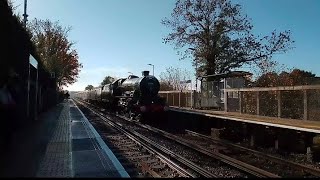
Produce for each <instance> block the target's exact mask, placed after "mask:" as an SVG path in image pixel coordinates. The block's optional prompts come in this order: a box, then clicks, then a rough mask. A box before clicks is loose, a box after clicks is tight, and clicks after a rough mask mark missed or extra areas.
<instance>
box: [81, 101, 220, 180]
mask: <svg viewBox="0 0 320 180" xmlns="http://www.w3.org/2000/svg"><path fill="white" fill-rule="evenodd" d="M78 103H79V102H78ZM82 106H84V107H85V108H87V109H88V110H90V111H91V112H92V113H93V114H94V115H95V116H96V117H98V118H99V119H100V122H99V121H98V120H97V118H92V116H91V117H90V119H89V121H92V124H93V126H95V127H98V128H97V129H98V130H99V131H100V133H101V135H102V137H103V138H104V139H105V140H106V141H107V142H108V145H110V144H112V146H113V150H115V155H116V156H118V158H119V160H120V161H121V160H122V161H125V162H124V163H123V164H124V167H125V168H126V166H127V168H126V170H127V171H128V173H129V174H130V175H131V176H132V175H133V176H136V177H193V178H196V177H216V176H215V175H214V174H212V173H210V172H208V171H207V170H205V169H203V168H201V167H199V166H198V165H196V164H195V163H193V162H191V161H189V160H188V159H186V158H184V157H182V156H179V155H176V154H175V153H173V152H172V151H170V150H168V149H167V148H164V147H163V146H161V145H160V144H158V143H156V142H154V141H151V140H150V139H148V138H147V137H144V136H143V135H142V134H139V133H137V132H135V131H129V130H127V129H125V128H124V127H123V126H122V125H121V124H120V123H117V122H114V121H112V120H111V119H110V118H107V117H105V116H103V115H102V114H101V113H99V112H96V111H94V110H93V109H91V108H90V107H87V106H86V105H84V104H82ZM101 120H102V121H101ZM119 132H120V133H119ZM128 161H129V162H128Z"/></svg>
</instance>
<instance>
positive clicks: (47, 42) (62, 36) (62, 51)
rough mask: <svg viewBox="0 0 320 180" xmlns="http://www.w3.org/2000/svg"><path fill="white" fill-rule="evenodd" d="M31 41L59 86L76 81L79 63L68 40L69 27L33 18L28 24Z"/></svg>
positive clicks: (75, 52)
mask: <svg viewBox="0 0 320 180" xmlns="http://www.w3.org/2000/svg"><path fill="white" fill-rule="evenodd" d="M28 27H29V29H30V31H31V32H32V39H31V40H32V41H33V42H34V44H35V46H36V50H37V53H38V54H39V56H40V60H41V61H42V63H43V64H44V66H45V68H46V69H47V70H48V71H49V72H50V73H54V74H55V78H56V82H57V85H58V86H59V87H61V86H64V85H69V84H72V83H74V82H76V80H77V78H78V75H79V72H80V68H82V65H81V63H79V61H78V59H79V57H78V53H77V51H76V50H75V49H73V45H74V43H73V42H70V41H69V40H68V33H69V32H70V30H71V28H70V27H66V28H64V27H62V26H61V25H60V24H59V22H51V21H50V20H38V19H34V20H33V21H32V23H31V24H29V26H28Z"/></svg>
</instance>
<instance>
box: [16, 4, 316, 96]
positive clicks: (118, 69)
mask: <svg viewBox="0 0 320 180" xmlns="http://www.w3.org/2000/svg"><path fill="white" fill-rule="evenodd" d="M13 2H14V6H17V9H16V12H18V13H20V14H23V3H24V0H13ZM233 2H236V3H239V4H241V5H242V10H243V13H244V14H247V15H248V17H249V18H251V22H252V24H253V26H254V28H253V31H254V33H255V34H256V35H269V34H270V33H271V32H272V31H273V30H275V29H276V30H277V31H284V30H291V32H292V38H293V40H294V41H295V43H294V45H293V46H294V49H292V50H290V51H289V52H287V53H286V54H278V55H276V56H274V58H273V60H276V61H278V62H279V63H280V64H284V65H285V66H287V67H288V68H300V69H303V70H307V71H311V72H312V73H314V74H316V75H317V76H320V46H319V44H318V43H319V42H320V36H319V32H320V1H319V0H235V1H233ZM174 5H175V1H174V0H28V3H27V14H28V15H29V16H28V20H29V21H30V20H32V19H34V18H38V19H49V20H51V21H59V22H60V24H61V25H63V26H71V27H72V30H71V32H70V33H69V39H70V40H71V41H74V42H76V44H75V45H74V48H75V49H76V50H77V52H78V54H79V61H80V63H82V65H83V68H82V69H81V72H80V74H79V79H78V81H77V82H76V83H74V84H72V85H70V86H68V87H67V88H65V89H67V90H70V91H80V90H84V88H85V87H86V86H87V85H89V84H91V85H93V86H98V85H99V84H100V83H101V82H102V80H103V78H104V77H105V76H107V75H110V76H113V77H118V78H119V77H127V76H128V75H129V74H130V73H128V72H131V73H133V74H135V75H138V76H140V75H141V71H143V70H149V71H150V74H152V66H150V65H148V64H153V65H154V75H155V76H156V77H157V78H159V75H160V73H161V72H164V71H165V70H166V68H168V67H170V66H172V67H178V68H181V69H187V70H188V71H189V72H190V74H191V75H192V77H193V75H194V73H195V70H194V68H193V67H192V64H191V59H186V60H179V58H180V56H178V55H177V52H176V51H175V50H174V48H173V46H172V45H170V44H164V43H163V40H162V38H163V37H165V36H166V35H167V34H168V33H169V32H170V29H168V28H167V27H165V26H163V25H162V24H161V20H162V19H163V18H165V17H170V14H171V12H172V9H173V8H174ZM243 70H247V71H250V69H248V68H246V67H244V68H243ZM194 78H195V77H193V78H192V79H194Z"/></svg>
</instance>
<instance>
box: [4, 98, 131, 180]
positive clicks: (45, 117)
mask: <svg viewBox="0 0 320 180" xmlns="http://www.w3.org/2000/svg"><path fill="white" fill-rule="evenodd" d="M1 157H2V158H1V163H0V164H1V169H0V177H129V175H128V174H127V172H126V171H125V170H124V168H123V167H122V165H121V164H120V163H119V161H118V160H117V159H116V157H115V156H114V154H113V153H112V151H111V150H110V149H109V148H108V146H107V145H106V144H105V143H104V142H103V140H102V139H101V137H100V135H99V134H98V133H97V132H96V130H95V129H94V128H93V127H92V125H91V124H90V123H89V121H88V119H86V117H85V116H84V115H83V113H82V112H81V111H80V110H79V108H78V107H77V106H76V105H75V104H74V102H73V101H72V100H65V101H64V102H63V103H60V104H58V105H57V106H56V107H54V108H52V109H50V110H49V111H48V112H46V113H43V114H41V115H40V117H39V118H38V120H37V121H36V122H34V123H29V124H28V125H27V126H25V127H24V128H23V129H21V130H19V131H18V132H16V133H15V134H14V137H13V138H12V143H11V145H10V147H8V148H7V151H5V152H4V153H3V154H1Z"/></svg>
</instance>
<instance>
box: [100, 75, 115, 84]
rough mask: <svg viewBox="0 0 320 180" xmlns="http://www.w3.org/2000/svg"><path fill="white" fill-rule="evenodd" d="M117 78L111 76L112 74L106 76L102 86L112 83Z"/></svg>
mask: <svg viewBox="0 0 320 180" xmlns="http://www.w3.org/2000/svg"><path fill="white" fill-rule="evenodd" d="M114 80H115V78H114V77H111V76H106V77H105V78H104V79H103V81H102V82H101V86H104V85H106V84H110V83H112V82H113V81H114Z"/></svg>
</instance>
